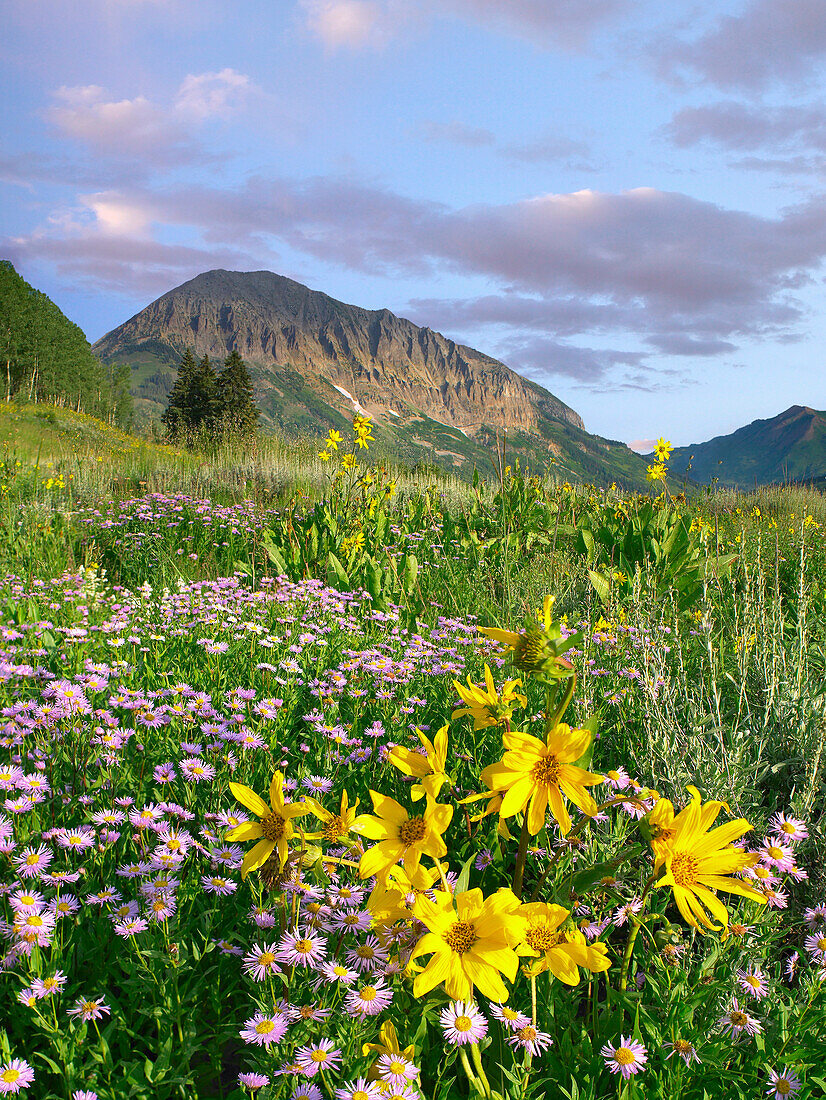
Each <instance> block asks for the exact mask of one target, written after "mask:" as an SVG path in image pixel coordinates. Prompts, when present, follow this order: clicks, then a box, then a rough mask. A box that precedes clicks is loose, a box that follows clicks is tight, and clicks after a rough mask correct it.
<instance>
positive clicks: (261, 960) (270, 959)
mask: <svg viewBox="0 0 826 1100" xmlns="http://www.w3.org/2000/svg"><path fill="white" fill-rule="evenodd" d="M274 962H275V955H273V953H272V951H264V952H263V953H262V954H261V955H259V956H258V965H259V966H272V964H273V963H274Z"/></svg>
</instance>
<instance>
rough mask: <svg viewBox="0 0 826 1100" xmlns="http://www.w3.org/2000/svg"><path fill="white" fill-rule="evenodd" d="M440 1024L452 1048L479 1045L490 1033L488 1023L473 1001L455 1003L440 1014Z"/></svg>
mask: <svg viewBox="0 0 826 1100" xmlns="http://www.w3.org/2000/svg"><path fill="white" fill-rule="evenodd" d="M439 1022H440V1023H441V1025H442V1030H443V1031H444V1033H445V1039H447V1041H448V1042H449V1043H450V1044H451V1045H452V1046H463V1045H464V1044H465V1043H478V1042H479V1041H480V1040H481V1039H484V1037H485V1036H486V1035H487V1033H488V1022H487V1020H486V1019H485V1017H484V1016H483V1015H482V1013H481V1012H480V1011H479V1009H478V1008H477V1006H476V1005H475V1004H474V1003H473V1001H453V1002H452V1003H451V1004H449V1005H448V1006H447V1007H446V1008H443V1009H442V1011H441V1012H440V1013H439Z"/></svg>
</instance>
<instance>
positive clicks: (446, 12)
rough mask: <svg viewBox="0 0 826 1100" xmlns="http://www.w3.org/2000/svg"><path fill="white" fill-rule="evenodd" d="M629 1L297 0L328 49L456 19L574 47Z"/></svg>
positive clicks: (363, 44) (380, 42)
mask: <svg viewBox="0 0 826 1100" xmlns="http://www.w3.org/2000/svg"><path fill="white" fill-rule="evenodd" d="M630 6H631V5H630V3H629V0H589V2H588V3H586V4H584V3H582V2H581V0H407V2H404V3H403V2H402V0H300V8H301V10H303V12H304V21H305V25H306V27H307V29H308V30H309V31H310V32H311V33H312V34H313V35H315V36H316V37H317V38H318V39H319V40H320V41H321V42H322V43H323V45H324V46H325V47H326V48H327V49H330V50H338V49H352V50H360V49H369V48H372V49H375V48H380V47H382V46H384V45H386V44H387V42H389V41H390V39H391V38H394V37H396V36H398V35H399V34H400V33H401V32H402V30H404V29H407V28H409V26H410V25H411V23H418V22H422V21H425V20H430V21H432V20H435V19H439V18H446V17H447V18H450V17H452V18H459V19H462V20H463V21H465V22H467V23H472V24H475V25H478V26H483V27H486V28H490V29H491V30H494V31H497V32H502V31H504V32H510V33H512V34H515V35H518V36H519V37H522V38H527V39H528V40H529V41H530V42H531V43H532V44H533V45H538V46H542V47H547V46H551V45H555V46H561V47H562V48H564V49H580V48H581V47H582V46H583V45H584V44H585V43H586V42H587V40H588V39H589V38H590V37H591V36H592V35H593V33H594V32H595V31H596V30H597V29H598V28H599V27H600V26H602V25H603V24H604V23H605V22H607V21H608V20H609V19H611V18H613V17H614V16H616V15H618V14H620V13H622V12H624V11H626V10H628V9H629V8H630Z"/></svg>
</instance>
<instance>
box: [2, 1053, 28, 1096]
mask: <svg viewBox="0 0 826 1100" xmlns="http://www.w3.org/2000/svg"><path fill="white" fill-rule="evenodd" d="M33 1080H34V1070H33V1069H32V1067H31V1066H30V1065H29V1063H28V1062H25V1061H24V1060H23V1059H22V1058H12V1059H11V1060H10V1061H8V1062H5V1063H3V1065H0V1093H2V1094H3V1095H6V1094H9V1095H11V1094H13V1093H18V1092H20V1090H21V1089H27V1088H28V1087H29V1085H30V1084H31V1083H32V1081H33Z"/></svg>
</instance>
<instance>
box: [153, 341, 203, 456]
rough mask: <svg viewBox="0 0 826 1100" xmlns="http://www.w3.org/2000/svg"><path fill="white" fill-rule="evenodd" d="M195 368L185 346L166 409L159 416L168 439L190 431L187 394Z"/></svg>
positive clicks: (189, 351)
mask: <svg viewBox="0 0 826 1100" xmlns="http://www.w3.org/2000/svg"><path fill="white" fill-rule="evenodd" d="M196 370H197V363H196V362H195V356H194V355H193V354H192V348H187V349H186V352H185V353H184V357H183V359H182V360H181V362H180V364H179V365H178V373H177V375H176V376H175V385H174V386H173V387H172V391H171V392H170V394H169V400H168V402H167V406H166V409H165V410H164V414H163V416H162V417H161V423H162V424H163V425H164V427H165V428H166V434H167V436H168V437H169V438H170V439H174V440H179V439H181V438H182V437H183V436H186V435H188V434H189V432H190V429H191V424H190V417H189V400H190V398H189V394H190V389H191V387H192V378H193V376H194V374H195V371H196Z"/></svg>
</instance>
